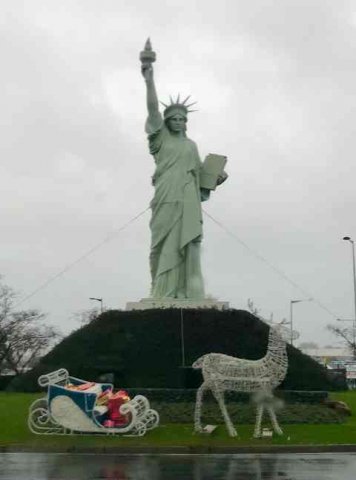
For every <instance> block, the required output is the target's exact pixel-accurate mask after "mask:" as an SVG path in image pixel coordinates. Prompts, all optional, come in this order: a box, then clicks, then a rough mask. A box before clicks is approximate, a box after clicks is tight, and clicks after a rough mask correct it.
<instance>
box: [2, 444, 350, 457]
mask: <svg viewBox="0 0 356 480" xmlns="http://www.w3.org/2000/svg"><path fill="white" fill-rule="evenodd" d="M349 452H356V444H340V445H285V446H284V445H276V446H274V445H264V446H263V445H261V446H253V447H252V446H248V445H246V446H236V447H233V446H226V447H223V446H221V447H218V446H217V447H211V446H179V445H172V446H167V447H164V446H163V447H144V446H137V447H129V446H122V447H75V446H70V447H63V448H56V447H48V448H43V447H41V448H39V447H30V446H26V445H11V446H0V453H72V454H86V453H87V454H93V453H96V454H120V455H138V454H146V455H152V454H154V455H164V454H166V455H169V454H170V455H206V454H210V455H211V454H214V455H219V454H220V455H223V454H249V453H251V454H255V453H261V454H266V453H269V454H277V453H349Z"/></svg>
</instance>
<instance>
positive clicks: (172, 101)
mask: <svg viewBox="0 0 356 480" xmlns="http://www.w3.org/2000/svg"><path fill="white" fill-rule="evenodd" d="M169 99H170V101H171V105H174V100H173V98H172V95H170V96H169Z"/></svg>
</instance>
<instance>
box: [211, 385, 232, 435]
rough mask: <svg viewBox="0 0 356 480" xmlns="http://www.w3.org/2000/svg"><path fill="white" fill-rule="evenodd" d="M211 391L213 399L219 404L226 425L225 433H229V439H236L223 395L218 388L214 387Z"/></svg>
mask: <svg viewBox="0 0 356 480" xmlns="http://www.w3.org/2000/svg"><path fill="white" fill-rule="evenodd" d="M211 391H212V392H213V395H214V397H215V398H216V400H217V402H218V404H219V407H220V410H221V413H222V414H223V417H224V420H225V424H226V428H227V431H228V432H229V435H230V437H237V436H238V435H237V431H236V430H235V428H234V426H233V424H232V421H231V419H230V416H229V413H228V411H227V408H226V406H225V402H224V393H223V392H221V391H220V390H219V389H218V388H215V387H214V388H212V389H211Z"/></svg>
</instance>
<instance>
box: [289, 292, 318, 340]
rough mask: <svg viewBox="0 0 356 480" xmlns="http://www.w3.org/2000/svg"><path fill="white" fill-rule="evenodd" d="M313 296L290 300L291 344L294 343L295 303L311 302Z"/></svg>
mask: <svg viewBox="0 0 356 480" xmlns="http://www.w3.org/2000/svg"><path fill="white" fill-rule="evenodd" d="M311 300H313V299H312V298H302V299H301V300H291V301H290V317H289V318H290V320H289V324H290V344H291V345H293V305H294V304H295V303H300V302H310V301H311Z"/></svg>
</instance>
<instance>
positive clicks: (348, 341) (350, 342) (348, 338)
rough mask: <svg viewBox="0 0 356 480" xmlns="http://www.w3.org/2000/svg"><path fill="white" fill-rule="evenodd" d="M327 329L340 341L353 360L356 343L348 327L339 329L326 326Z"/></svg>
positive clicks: (355, 352) (355, 357)
mask: <svg viewBox="0 0 356 480" xmlns="http://www.w3.org/2000/svg"><path fill="white" fill-rule="evenodd" d="M327 329H328V330H329V331H330V332H331V333H333V334H334V335H335V336H336V337H338V338H340V339H341V340H342V342H343V343H344V344H345V345H346V347H347V348H348V349H349V350H350V352H351V353H352V356H353V358H354V359H356V343H355V340H354V334H353V329H352V328H349V327H340V326H339V325H328V326H327Z"/></svg>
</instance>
